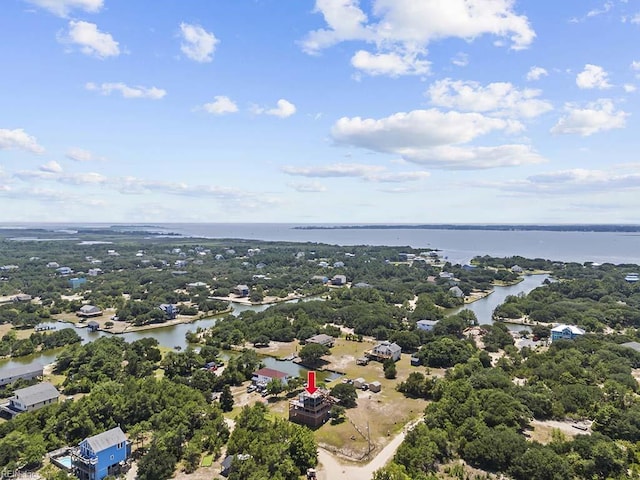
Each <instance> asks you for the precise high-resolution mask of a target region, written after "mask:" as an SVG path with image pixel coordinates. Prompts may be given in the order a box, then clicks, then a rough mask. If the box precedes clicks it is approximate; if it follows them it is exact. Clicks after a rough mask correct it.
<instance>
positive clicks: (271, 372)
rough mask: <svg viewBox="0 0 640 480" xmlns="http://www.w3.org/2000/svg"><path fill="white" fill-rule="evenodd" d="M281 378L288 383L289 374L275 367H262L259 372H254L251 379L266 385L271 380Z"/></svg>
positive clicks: (255, 382) (260, 384)
mask: <svg viewBox="0 0 640 480" xmlns="http://www.w3.org/2000/svg"><path fill="white" fill-rule="evenodd" d="M276 378H278V379H280V381H281V382H282V383H284V384H285V385H286V383H287V381H288V380H289V374H288V373H285V372H281V371H280V370H275V369H273V368H261V369H260V370H258V371H257V372H253V376H252V377H251V381H252V382H253V383H254V384H255V385H258V386H262V387H264V386H266V385H267V384H268V383H269V382H270V381H271V380H274V379H276Z"/></svg>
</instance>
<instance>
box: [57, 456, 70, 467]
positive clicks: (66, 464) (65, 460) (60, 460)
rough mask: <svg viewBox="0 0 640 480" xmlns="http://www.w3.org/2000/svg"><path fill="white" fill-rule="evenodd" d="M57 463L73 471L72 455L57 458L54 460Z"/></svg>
mask: <svg viewBox="0 0 640 480" xmlns="http://www.w3.org/2000/svg"><path fill="white" fill-rule="evenodd" d="M54 461H55V462H56V463H59V464H60V465H61V466H62V467H64V468H66V469H68V470H71V455H65V456H63V457H57V458H55V459H54Z"/></svg>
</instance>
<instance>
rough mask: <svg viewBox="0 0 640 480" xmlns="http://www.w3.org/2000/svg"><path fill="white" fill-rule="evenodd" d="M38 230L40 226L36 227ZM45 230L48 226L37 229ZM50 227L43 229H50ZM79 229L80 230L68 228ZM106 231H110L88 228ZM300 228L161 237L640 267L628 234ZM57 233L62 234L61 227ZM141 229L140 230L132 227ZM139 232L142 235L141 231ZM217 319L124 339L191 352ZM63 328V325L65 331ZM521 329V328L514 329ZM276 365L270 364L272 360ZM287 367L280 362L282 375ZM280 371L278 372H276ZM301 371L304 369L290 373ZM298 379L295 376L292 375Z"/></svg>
mask: <svg viewBox="0 0 640 480" xmlns="http://www.w3.org/2000/svg"><path fill="white" fill-rule="evenodd" d="M31 226H34V227H35V226H36V225H31ZM37 226H38V227H43V225H37ZM50 226H51V225H47V226H44V227H50ZM65 226H68V227H69V228H74V227H75V228H78V227H79V225H75V226H74V225H65ZM83 226H94V227H95V226H99V227H107V226H108V225H104V224H102V225H83ZM295 226H297V225H296V224H162V225H158V226H157V228H155V227H154V228H150V230H157V231H158V232H175V233H179V234H181V235H185V236H194V237H206V238H236V239H249V240H251V239H253V240H270V241H291V242H318V243H328V244H332V245H344V246H350V245H392V246H408V247H412V248H416V249H420V248H437V249H439V250H442V252H441V254H442V255H443V256H445V257H447V258H448V260H449V261H451V262H453V263H467V262H468V261H469V260H470V259H471V258H473V257H474V256H476V255H493V256H513V255H521V256H523V257H528V258H546V259H550V260H557V261H565V262H571V261H574V262H581V263H582V262H586V261H591V262H598V263H605V262H611V263H616V264H619V263H636V264H640V235H637V234H629V233H608V232H607V233H595V232H546V231H492V230H418V229H401V228H398V229H345V230H337V229H332V230H297V229H294V228H293V227H295ZM54 228H56V229H57V228H61V225H56V226H55V227H54ZM133 228H134V229H136V228H135V227H133ZM137 229H142V227H138V228H137ZM545 278H546V276H543V275H535V276H528V277H526V278H525V280H524V281H523V282H521V283H519V284H517V285H514V286H511V287H497V288H496V289H495V291H494V293H492V294H491V295H489V296H487V297H485V298H483V299H481V300H478V301H477V302H474V303H473V304H471V305H468V306H466V308H469V309H471V310H473V311H474V312H475V313H476V316H477V317H478V320H479V321H480V323H481V324H482V323H491V314H492V313H493V310H494V309H495V308H496V307H497V306H498V305H499V304H501V303H502V302H503V301H504V299H505V298H506V297H507V296H508V295H517V294H518V293H528V292H529V291H531V290H532V289H534V288H536V287H537V286H539V285H541V284H542V282H543V281H544V279H545ZM234 307H235V309H234V314H236V315H237V314H239V313H240V312H241V311H243V310H247V309H251V310H264V309H265V308H267V307H266V306H259V307H252V306H234ZM215 322H216V319H215V318H209V319H204V320H198V321H196V322H194V323H191V324H183V325H175V326H170V327H165V328H160V329H156V330H149V331H143V332H131V333H127V334H125V335H123V338H124V339H125V340H127V341H134V340H138V339H140V338H144V337H153V338H156V339H157V340H158V342H159V343H160V345H162V346H165V347H175V346H179V347H182V348H184V347H186V341H185V334H186V333H187V331H189V330H195V329H196V328H198V327H202V328H207V327H210V326H212V325H214V324H215ZM58 328H63V326H62V324H60V327H58ZM514 328H518V327H514ZM76 331H77V332H78V333H79V334H80V335H81V337H82V338H83V341H85V342H86V341H92V340H94V339H96V338H99V337H100V336H102V335H109V334H106V333H102V332H97V333H91V332H89V331H87V330H85V329H77V330H76ZM56 355H57V352H55V351H51V352H46V353H44V354H39V355H33V356H29V357H25V358H20V359H11V360H8V361H7V360H5V361H0V371H2V370H4V369H7V368H10V367H11V366H15V365H17V364H30V363H40V364H47V363H51V362H53V361H54V360H55V357H56ZM269 361H270V362H271V360H269ZM284 363H285V362H278V364H279V365H280V367H281V369H282V368H288V367H287V366H284ZM276 368H277V367H276ZM291 368H292V369H298V368H299V367H297V366H295V367H293V366H292V367H291ZM292 373H293V372H292Z"/></svg>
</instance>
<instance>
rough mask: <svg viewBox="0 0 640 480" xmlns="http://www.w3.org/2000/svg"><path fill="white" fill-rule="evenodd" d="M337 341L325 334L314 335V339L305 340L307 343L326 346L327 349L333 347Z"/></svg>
mask: <svg viewBox="0 0 640 480" xmlns="http://www.w3.org/2000/svg"><path fill="white" fill-rule="evenodd" d="M335 341H336V339H335V338H333V337H332V336H331V335H326V334H324V333H321V334H319V335H314V336H313V337H309V338H307V339H306V340H305V343H317V344H319V345H324V346H325V347H329V348H331V347H333V344H334V343H335Z"/></svg>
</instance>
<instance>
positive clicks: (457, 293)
mask: <svg viewBox="0 0 640 480" xmlns="http://www.w3.org/2000/svg"><path fill="white" fill-rule="evenodd" d="M449 293H450V294H451V295H453V296H454V297H456V298H462V297H464V292H463V291H462V289H461V288H460V287H458V286H457V285H456V286H455V287H451V288H450V289H449Z"/></svg>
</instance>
